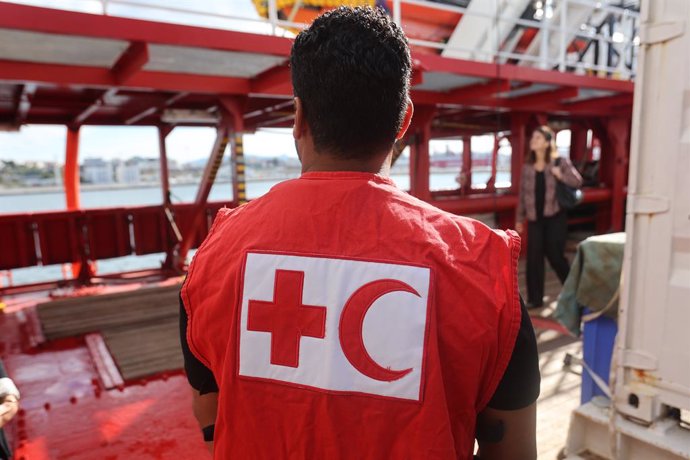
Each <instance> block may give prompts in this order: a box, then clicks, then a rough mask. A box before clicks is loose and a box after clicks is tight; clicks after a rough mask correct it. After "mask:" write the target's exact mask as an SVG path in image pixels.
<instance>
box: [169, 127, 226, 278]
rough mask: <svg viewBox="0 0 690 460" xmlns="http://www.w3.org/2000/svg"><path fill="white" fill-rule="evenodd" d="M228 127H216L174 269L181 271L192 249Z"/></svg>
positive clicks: (216, 170) (221, 155)
mask: <svg viewBox="0 0 690 460" xmlns="http://www.w3.org/2000/svg"><path fill="white" fill-rule="evenodd" d="M228 136H229V127H228V124H227V123H221V125H220V126H219V127H218V131H217V134H216V141H215V143H214V144H213V148H212V149H211V155H210V156H209V159H208V162H207V163H206V168H205V169H204V175H203V176H202V179H201V183H200V184H199V190H198V191H197V194H196V198H195V200H194V208H195V209H194V212H193V215H192V221H191V225H190V227H189V228H190V230H189V231H187V232H186V233H183V239H182V243H180V247H179V250H178V253H177V261H176V268H178V269H180V270H182V269H184V265H185V263H186V259H187V253H188V252H189V250H190V249H191V247H192V244H193V241H194V239H195V238H196V232H197V231H198V228H199V225H200V224H201V218H202V215H203V209H204V208H205V206H206V203H207V201H208V195H209V194H210V193H211V187H213V183H214V182H215V180H216V174H217V173H218V168H219V167H220V165H221V162H222V160H223V155H224V154H225V148H226V147H227V145H228V142H229V137H228Z"/></svg>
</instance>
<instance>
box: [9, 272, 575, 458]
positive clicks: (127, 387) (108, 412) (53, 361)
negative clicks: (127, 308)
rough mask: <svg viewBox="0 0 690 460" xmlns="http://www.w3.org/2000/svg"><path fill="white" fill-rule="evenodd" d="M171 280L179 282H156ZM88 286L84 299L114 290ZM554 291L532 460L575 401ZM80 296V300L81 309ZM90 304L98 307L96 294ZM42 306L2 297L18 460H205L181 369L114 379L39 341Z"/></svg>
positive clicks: (79, 352) (544, 329)
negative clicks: (17, 400) (18, 400)
mask: <svg viewBox="0 0 690 460" xmlns="http://www.w3.org/2000/svg"><path fill="white" fill-rule="evenodd" d="M522 272H523V274H522V275H524V269H523V270H522ZM175 283H179V280H175V279H171V280H168V281H166V282H164V283H163V285H168V286H170V285H174V284H175ZM130 287H131V286H130ZM134 287H137V286H134ZM173 287H174V286H173ZM91 289H92V290H91V291H87V292H84V294H107V293H108V292H109V291H110V290H113V288H100V290H99V289H97V290H96V291H94V288H91ZM121 289H123V288H122V287H118V288H115V290H121ZM559 289H560V284H559V283H558V280H557V279H556V278H555V274H554V273H553V272H552V271H551V270H549V269H547V281H546V292H547V295H548V296H549V298H548V299H547V303H546V307H545V308H543V309H541V310H537V311H533V312H531V315H532V318H533V324H534V325H535V330H536V332H537V336H538V342H539V361H540V367H541V373H542V387H541V395H540V397H539V401H538V411H537V443H538V453H539V458H540V459H555V458H557V455H558V453H559V451H560V450H561V449H562V447H563V446H564V445H565V440H566V436H567V431H568V423H569V420H570V413H571V411H572V410H573V409H574V408H576V407H577V406H578V405H579V397H580V389H579V388H580V375H579V374H578V373H575V372H574V371H573V369H568V368H564V366H563V358H564V357H565V355H566V353H570V354H573V355H579V354H580V353H581V342H580V341H579V340H578V339H575V338H573V337H570V336H567V335H564V334H562V333H561V332H560V331H559V330H558V327H557V326H556V325H555V323H553V322H552V320H550V318H549V316H550V314H551V313H552V312H553V308H554V306H555V299H556V297H557V294H558V291H559ZM88 298H89V297H86V298H84V299H83V300H82V303H85V304H88V300H87V299H88ZM92 299H94V302H98V297H92ZM135 299H136V297H135ZM45 300H46V298H45V297H39V296H35V295H34V296H33V297H30V298H22V299H20V298H15V299H6V302H7V306H6V308H5V310H4V313H2V314H0V356H2V359H3V360H4V362H5V364H6V367H7V368H8V371H9V372H10V374H11V375H12V377H13V378H14V380H15V381H16V383H17V385H18V387H19V388H20V389H21V391H22V396H23V398H22V410H21V412H20V414H19V415H18V417H16V418H15V420H14V421H13V422H12V423H11V424H10V426H9V428H8V432H9V435H10V437H11V438H12V439H13V444H14V445H15V448H16V451H15V454H16V458H17V459H25V460H29V459H30V460H43V459H70V460H80V459H84V460H86V459H92V458H94V453H95V452H97V453H98V455H97V456H98V458H103V459H115V458H123V457H126V458H137V459H173V458H174V459H177V458H194V459H204V458H210V456H209V455H208V453H207V451H206V449H205V447H204V445H203V443H202V441H201V436H200V433H199V430H198V428H197V426H196V421H195V420H194V417H193V415H192V411H191V397H190V392H189V389H188V386H187V383H186V380H185V377H184V375H183V374H182V371H181V370H166V371H163V372H160V369H158V368H156V367H155V366H156V363H159V362H160V361H156V359H153V358H152V359H151V362H152V363H153V364H152V366H153V367H152V371H151V372H155V375H152V376H150V377H143V378H141V377H138V378H133V379H126V378H125V379H124V380H118V378H121V376H122V374H121V373H119V372H118V369H117V367H118V365H117V364H116V361H115V360H113V359H112V356H111V355H110V354H109V352H108V347H107V346H104V342H99V341H95V342H94V341H93V340H92V339H93V337H94V334H86V335H84V334H81V335H79V334H77V336H76V337H64V335H65V334H62V335H59V334H58V336H55V337H53V338H52V339H51V340H47V339H46V338H45V336H44V331H43V330H42V329H43V328H42V327H41V325H40V324H39V315H38V314H37V308H36V305H37V304H38V303H41V302H43V301H45ZM59 302H60V301H58V303H57V304H58V305H59ZM41 308H42V307H41ZM166 308H167V307H166ZM39 309H40V308H39ZM166 321H167V320H165V319H164V320H163V321H162V322H163V323H166ZM116 322H117V321H116ZM118 327H119V328H120V330H121V331H124V334H125V335H124V336H130V337H131V336H132V331H133V330H143V331H145V329H137V327H138V326H132V325H129V326H124V327H123V326H122V325H120V326H118ZM128 329H129V332H128ZM143 333H145V332H143ZM107 335H108V334H107V333H103V334H102V336H104V337H107ZM135 335H136V334H135ZM125 342H126V341H125ZM162 348H163V349H165V348H166V347H162ZM167 348H169V347H167ZM164 353H169V351H167V352H164ZM178 362H179V361H178ZM113 366H115V367H114V368H113ZM173 367H175V366H173ZM157 369H158V370H157ZM140 374H141V372H140Z"/></svg>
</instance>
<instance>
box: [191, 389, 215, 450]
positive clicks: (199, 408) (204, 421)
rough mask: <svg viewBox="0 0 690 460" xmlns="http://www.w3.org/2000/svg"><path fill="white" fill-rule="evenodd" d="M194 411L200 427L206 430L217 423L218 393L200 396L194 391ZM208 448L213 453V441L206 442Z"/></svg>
mask: <svg viewBox="0 0 690 460" xmlns="http://www.w3.org/2000/svg"><path fill="white" fill-rule="evenodd" d="M192 410H193V411H194V417H196V420H197V422H198V423H199V427H200V428H201V429H202V430H204V429H205V428H208V427H210V426H212V425H214V424H215V423H216V415H217V414H218V393H215V392H214V393H206V394H203V395H202V394H200V393H199V392H198V391H197V390H194V389H192ZM206 447H208V449H209V452H211V453H213V440H211V441H206Z"/></svg>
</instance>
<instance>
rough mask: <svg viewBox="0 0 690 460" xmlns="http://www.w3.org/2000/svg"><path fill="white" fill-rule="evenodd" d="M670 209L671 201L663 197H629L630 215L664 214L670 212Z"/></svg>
mask: <svg viewBox="0 0 690 460" xmlns="http://www.w3.org/2000/svg"><path fill="white" fill-rule="evenodd" d="M670 207H671V202H670V200H669V199H668V198H666V197H663V196H654V195H629V196H628V213H630V214H661V213H664V212H668V211H669V209H670Z"/></svg>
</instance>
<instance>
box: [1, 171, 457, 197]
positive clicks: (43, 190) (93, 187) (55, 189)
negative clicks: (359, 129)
mask: <svg viewBox="0 0 690 460" xmlns="http://www.w3.org/2000/svg"><path fill="white" fill-rule="evenodd" d="M431 173H432V174H459V173H458V172H456V171H455V169H454V168H438V169H437V168H431ZM298 175H299V174H298ZM404 175H407V172H405V171H392V172H391V176H393V177H395V176H404ZM294 177H296V176H288V177H286V176H266V177H253V178H248V179H246V182H247V183H257V182H280V181H284V180H288V179H293V178H294ZM230 182H231V181H230V180H227V179H224V180H217V181H216V182H215V183H216V184H229V183H230ZM190 185H194V186H198V185H199V182H198V181H182V182H176V183H171V184H170V188H171V189H174V188H175V187H178V186H182V187H185V186H190ZM160 186H161V184H160V183H144V184H122V183H113V184H81V186H80V191H81V193H88V192H102V191H111V190H145V189H151V188H160ZM53 193H64V188H63V186H61V185H49V186H36V187H11V188H2V187H0V197H3V196H16V195H50V194H53Z"/></svg>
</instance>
